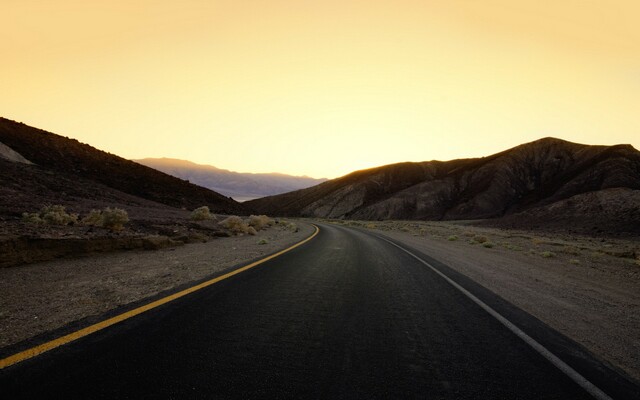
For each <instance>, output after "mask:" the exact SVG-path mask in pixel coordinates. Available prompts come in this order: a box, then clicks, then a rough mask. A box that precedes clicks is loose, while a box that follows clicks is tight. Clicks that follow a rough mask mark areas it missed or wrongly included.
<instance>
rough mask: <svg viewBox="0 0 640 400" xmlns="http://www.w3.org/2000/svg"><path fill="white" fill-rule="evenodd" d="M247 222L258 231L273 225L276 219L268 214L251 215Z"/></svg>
mask: <svg viewBox="0 0 640 400" xmlns="http://www.w3.org/2000/svg"><path fill="white" fill-rule="evenodd" d="M247 224H248V225H249V226H251V227H253V228H254V229H255V230H256V231H259V230H262V229H263V228H265V227H267V226H271V225H273V224H274V221H273V220H272V219H271V218H269V217H267V216H266V215H250V216H249V220H248V221H247Z"/></svg>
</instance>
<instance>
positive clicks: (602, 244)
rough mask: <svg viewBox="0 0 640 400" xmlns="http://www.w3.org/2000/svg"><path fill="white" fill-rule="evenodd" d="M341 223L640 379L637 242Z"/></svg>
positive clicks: (421, 224)
mask: <svg viewBox="0 0 640 400" xmlns="http://www.w3.org/2000/svg"><path fill="white" fill-rule="evenodd" d="M334 222H335V221H334ZM340 223H342V224H346V225H353V226H360V227H366V228H368V229H372V230H374V231H379V232H381V233H383V234H385V235H387V236H389V237H391V238H393V239H396V240H399V241H401V242H403V243H406V244H407V245H409V246H411V247H413V248H415V249H417V250H419V251H422V252H424V253H426V254H429V255H430V256H432V257H434V258H435V259H438V260H439V261H441V262H443V263H445V264H447V265H448V266H450V267H451V268H453V269H455V270H456V271H458V272H460V273H462V274H464V275H466V276H467V277H469V278H471V279H473V280H474V281H476V282H478V283H479V284H481V285H483V286H485V287H486V288H488V289H490V290H491V291H493V292H494V293H496V294H498V295H499V296H501V297H502V298H504V299H506V300H507V301H509V302H511V303H512V304H514V305H516V306H518V307H520V308H521V309H523V310H525V311H527V312H528V313H530V314H532V315H534V316H535V317H537V318H538V319H540V320H541V321H543V322H545V323H546V324H548V325H549V326H551V327H553V328H554V329H556V330H557V331H559V332H561V333H562V334H564V335H566V336H568V337H570V338H572V339H573V340H575V341H576V342H578V343H580V344H582V345H583V346H585V347H586V348H587V349H589V350H590V351H591V352H592V353H594V354H596V355H597V356H598V357H600V358H601V359H604V360H606V361H608V362H609V363H611V364H612V365H614V366H616V367H618V368H620V369H622V370H624V371H625V372H626V373H627V374H629V375H630V376H632V377H633V378H634V379H636V380H640V261H639V260H638V259H636V257H637V255H638V254H640V241H639V240H638V239H636V240H612V239H602V238H597V237H585V236H572V235H564V236H556V237H545V236H539V234H536V233H534V232H526V231H514V230H503V229H492V228H481V227H473V226H465V225H461V224H455V223H440V222H375V223H368V222H362V223H359V222H353V221H348V222H346V221H345V222H340ZM474 238H475V239H479V240H485V239H486V242H484V243H490V245H488V246H491V247H484V245H483V243H479V242H477V241H475V240H474Z"/></svg>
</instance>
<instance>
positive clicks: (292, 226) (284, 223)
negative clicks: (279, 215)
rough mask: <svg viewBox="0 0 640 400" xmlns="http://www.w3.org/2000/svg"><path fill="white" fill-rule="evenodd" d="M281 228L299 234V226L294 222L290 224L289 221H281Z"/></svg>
mask: <svg viewBox="0 0 640 400" xmlns="http://www.w3.org/2000/svg"><path fill="white" fill-rule="evenodd" d="M280 226H282V227H284V228H286V229H288V230H290V231H292V232H298V231H299V229H298V225H296V224H295V223H293V222H288V221H280Z"/></svg>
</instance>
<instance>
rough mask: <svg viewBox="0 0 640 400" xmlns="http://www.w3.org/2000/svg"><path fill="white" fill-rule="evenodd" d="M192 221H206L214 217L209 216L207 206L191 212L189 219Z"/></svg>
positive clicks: (209, 212)
mask: <svg viewBox="0 0 640 400" xmlns="http://www.w3.org/2000/svg"><path fill="white" fill-rule="evenodd" d="M190 218H191V219H192V220H193V221H208V220H211V219H215V218H216V217H215V216H214V215H213V214H211V211H210V210H209V207H207V206H202V207H198V208H196V209H195V210H193V211H192V212H191V217H190Z"/></svg>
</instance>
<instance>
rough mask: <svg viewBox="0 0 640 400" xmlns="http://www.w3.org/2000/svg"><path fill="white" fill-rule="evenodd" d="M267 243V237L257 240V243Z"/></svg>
mask: <svg viewBox="0 0 640 400" xmlns="http://www.w3.org/2000/svg"><path fill="white" fill-rule="evenodd" d="M267 243H269V241H268V240H267V239H260V240H258V244H267Z"/></svg>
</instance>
